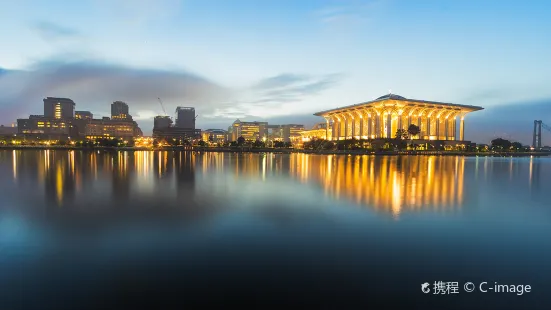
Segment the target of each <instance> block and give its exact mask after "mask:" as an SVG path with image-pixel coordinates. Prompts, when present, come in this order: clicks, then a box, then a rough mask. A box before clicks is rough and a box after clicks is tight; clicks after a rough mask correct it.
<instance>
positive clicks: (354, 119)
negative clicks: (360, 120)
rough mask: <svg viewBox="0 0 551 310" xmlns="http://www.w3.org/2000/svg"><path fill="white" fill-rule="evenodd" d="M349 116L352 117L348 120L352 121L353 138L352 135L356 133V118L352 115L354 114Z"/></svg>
mask: <svg viewBox="0 0 551 310" xmlns="http://www.w3.org/2000/svg"><path fill="white" fill-rule="evenodd" d="M351 114H352V113H351ZM350 117H352V119H351V120H350V122H351V123H352V124H351V125H352V138H354V136H355V135H356V118H355V117H354V115H351V116H350Z"/></svg>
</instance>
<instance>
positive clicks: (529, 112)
mask: <svg viewBox="0 0 551 310" xmlns="http://www.w3.org/2000/svg"><path fill="white" fill-rule="evenodd" d="M549 12H551V2H549V1H535V0H534V1H520V0H518V1H508V0H495V1H494V0H488V1H477V0H472V1H471V0H463V1H451V0H450V1H448V0H439V1H436V0H434V1H431V0H422V1H410V0H363V1H362V0H317V1H314V0H301V1H296V0H263V1H252V0H81V1H72V2H69V1H61V0H48V1H46V0H18V1H7V0H0V68H2V69H0V111H1V113H0V124H11V123H13V122H15V120H16V119H17V118H24V117H28V115H29V114H42V113H43V109H42V99H43V98H44V97H47V96H55V97H68V98H71V99H73V100H74V101H75V102H76V104H77V110H89V111H92V112H93V113H94V114H95V116H97V117H101V116H109V112H110V104H111V102H113V101H116V100H122V101H125V102H127V103H128V104H129V106H130V113H131V114H132V115H133V116H134V118H135V119H136V120H137V121H138V123H139V124H140V127H142V129H143V131H144V132H145V133H146V134H148V133H151V129H152V127H153V117H154V116H155V115H162V114H163V111H162V109H161V107H160V104H159V102H158V100H157V98H161V100H162V101H163V103H164V105H165V107H166V110H167V114H168V115H174V110H175V108H176V107H177V106H192V107H195V108H196V111H197V114H198V118H197V126H198V128H202V129H207V128H223V129H225V128H227V127H228V126H229V125H231V123H232V122H233V121H234V120H235V119H237V118H239V119H240V120H250V121H252V120H267V121H268V122H272V123H301V124H304V125H305V126H307V127H310V126H312V125H314V124H315V123H317V122H322V121H323V119H321V118H319V117H316V116H313V113H315V112H318V111H322V110H326V109H331V108H336V107H339V106H345V105H350V104H355V103H360V102H365V101H369V100H372V99H374V98H377V97H380V96H382V95H385V94H387V93H389V92H392V93H393V94H398V95H401V96H403V97H406V98H414V99H423V100H433V101H442V102H451V103H457V104H468V105H477V106H482V107H484V108H485V109H484V110H483V111H480V112H473V113H471V114H469V115H468V116H467V117H466V139H468V140H472V141H475V142H479V143H488V142H489V141H490V140H491V139H493V138H496V137H503V138H508V139H511V140H515V141H520V142H522V143H524V144H530V143H531V140H532V136H531V135H532V130H533V121H534V120H535V119H541V120H543V122H544V123H547V124H550V125H551V70H550V69H551V40H549V33H551V19H549V18H548V13H549ZM543 136H544V137H543V142H544V144H547V145H551V132H547V131H545V132H544V133H543Z"/></svg>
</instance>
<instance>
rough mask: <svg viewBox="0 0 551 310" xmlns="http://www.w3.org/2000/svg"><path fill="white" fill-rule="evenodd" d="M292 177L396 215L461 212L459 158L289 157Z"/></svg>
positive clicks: (461, 168)
mask: <svg viewBox="0 0 551 310" xmlns="http://www.w3.org/2000/svg"><path fill="white" fill-rule="evenodd" d="M290 170H291V173H292V174H293V175H294V176H296V177H297V178H298V179H299V180H301V181H302V182H316V183H319V184H320V185H321V186H322V187H323V189H324V191H325V193H326V194H328V195H330V196H332V197H334V198H336V199H350V200H353V201H355V202H356V203H358V204H361V205H365V206H369V207H371V208H374V209H375V210H377V211H383V212H390V213H392V214H393V215H394V216H399V214H400V213H401V212H403V211H404V210H420V209H423V208H434V209H453V208H460V207H461V205H462V204H463V196H464V193H463V192H464V170H465V159H464V158H463V157H455V158H442V157H421V156H418V157H399V156H393V157H375V156H317V155H308V154H297V155H296V156H293V157H291V167H290Z"/></svg>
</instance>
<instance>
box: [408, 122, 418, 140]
mask: <svg viewBox="0 0 551 310" xmlns="http://www.w3.org/2000/svg"><path fill="white" fill-rule="evenodd" d="M407 132H408V134H409V136H410V137H411V138H412V139H413V137H415V136H417V135H419V134H420V133H421V129H419V126H417V125H415V124H411V125H409V127H408V130H407Z"/></svg>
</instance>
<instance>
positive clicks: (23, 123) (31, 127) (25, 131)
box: [17, 115, 78, 140]
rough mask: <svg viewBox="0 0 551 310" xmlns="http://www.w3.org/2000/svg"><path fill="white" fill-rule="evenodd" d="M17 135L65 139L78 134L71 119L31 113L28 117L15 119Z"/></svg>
mask: <svg viewBox="0 0 551 310" xmlns="http://www.w3.org/2000/svg"><path fill="white" fill-rule="evenodd" d="M17 130H18V135H19V136H22V137H28V138H38V139H53V140H67V139H70V138H71V136H78V131H77V130H76V128H74V127H73V126H72V123H71V120H65V119H56V118H50V117H45V116H44V115H31V116H29V118H25V119H18V120H17Z"/></svg>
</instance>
